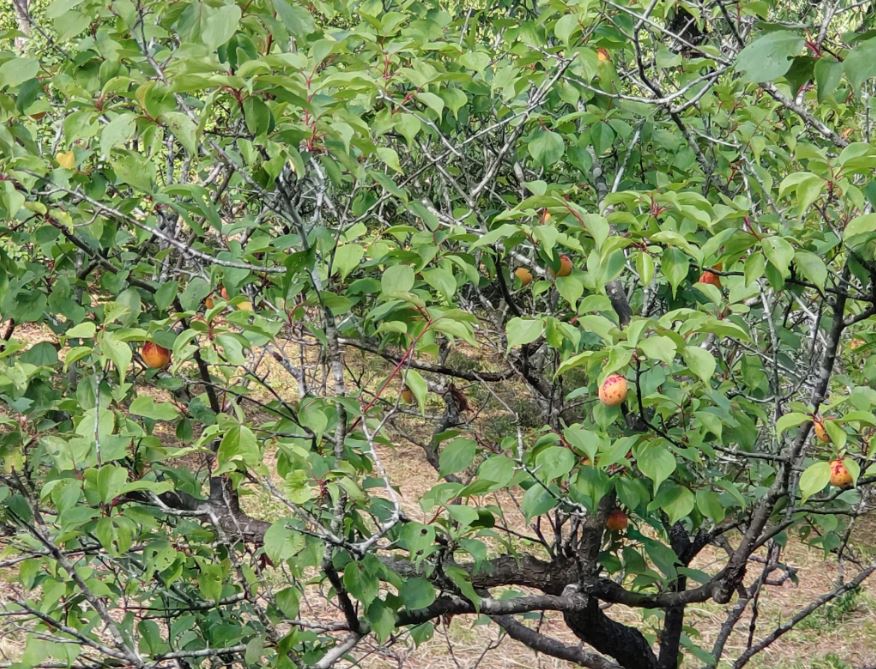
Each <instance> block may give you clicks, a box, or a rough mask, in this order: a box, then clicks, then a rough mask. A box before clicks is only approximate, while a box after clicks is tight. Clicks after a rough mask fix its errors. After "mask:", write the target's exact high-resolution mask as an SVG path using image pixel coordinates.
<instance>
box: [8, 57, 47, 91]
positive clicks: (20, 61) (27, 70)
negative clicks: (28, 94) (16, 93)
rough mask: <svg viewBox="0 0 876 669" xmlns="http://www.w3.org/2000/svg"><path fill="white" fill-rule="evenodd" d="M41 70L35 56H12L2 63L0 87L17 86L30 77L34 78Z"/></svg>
mask: <svg viewBox="0 0 876 669" xmlns="http://www.w3.org/2000/svg"><path fill="white" fill-rule="evenodd" d="M39 71H40V64H39V61H38V60H36V59H35V58H11V59H10V60H7V61H6V62H5V63H3V65H0V87H6V86H8V87H10V88H15V87H16V86H18V85H19V84H23V83H24V82H25V81H27V80H28V79H33V78H34V77H35V76H36V75H37V73H38V72H39Z"/></svg>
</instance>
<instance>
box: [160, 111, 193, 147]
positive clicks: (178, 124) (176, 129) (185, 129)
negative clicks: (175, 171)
mask: <svg viewBox="0 0 876 669" xmlns="http://www.w3.org/2000/svg"><path fill="white" fill-rule="evenodd" d="M161 120H162V121H163V122H164V124H165V125H166V126H167V127H168V128H169V129H170V131H171V132H172V133H173V136H174V137H176V139H177V141H178V142H179V143H180V144H181V145H182V147H183V148H184V149H185V150H186V151H188V152H189V153H190V154H192V155H197V153H198V138H197V133H198V129H197V126H195V124H194V122H193V121H192V120H191V119H190V118H189V117H188V116H186V115H185V114H183V113H182V112H164V113H163V114H162V115H161Z"/></svg>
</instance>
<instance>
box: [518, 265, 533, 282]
mask: <svg viewBox="0 0 876 669" xmlns="http://www.w3.org/2000/svg"><path fill="white" fill-rule="evenodd" d="M514 276H516V277H517V279H518V280H519V281H520V283H521V285H523V286H528V285H529V284H531V283H532V272H530V271H529V270H528V269H526V268H525V267H518V268H517V269H515V270H514Z"/></svg>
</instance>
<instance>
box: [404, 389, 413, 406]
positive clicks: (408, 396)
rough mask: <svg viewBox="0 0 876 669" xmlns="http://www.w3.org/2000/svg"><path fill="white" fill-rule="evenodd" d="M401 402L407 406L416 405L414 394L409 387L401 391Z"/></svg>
mask: <svg viewBox="0 0 876 669" xmlns="http://www.w3.org/2000/svg"><path fill="white" fill-rule="evenodd" d="M401 401H402V402H404V403H405V404H413V403H414V393H413V391H412V390H411V389H410V388H408V387H407V386H405V387H404V389H403V390H402V391H401Z"/></svg>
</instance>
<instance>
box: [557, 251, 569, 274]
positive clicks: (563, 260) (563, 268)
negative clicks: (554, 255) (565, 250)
mask: <svg viewBox="0 0 876 669" xmlns="http://www.w3.org/2000/svg"><path fill="white" fill-rule="evenodd" d="M571 273H572V259H571V258H570V257H569V256H567V255H562V256H560V269H558V270H557V276H569V275H570V274H571Z"/></svg>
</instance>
